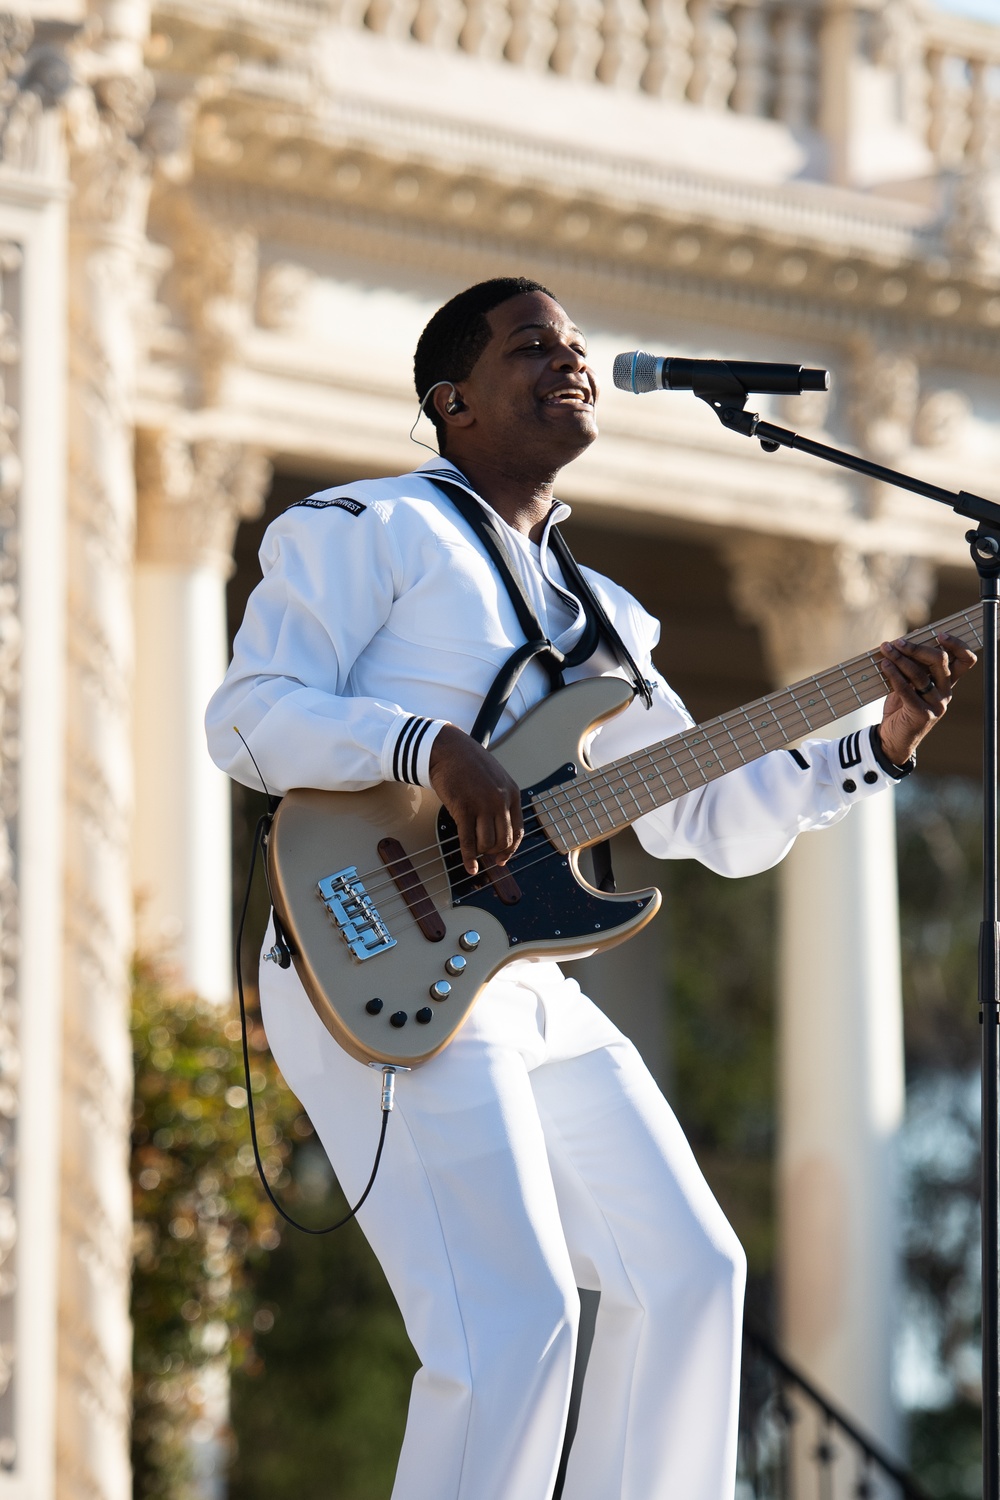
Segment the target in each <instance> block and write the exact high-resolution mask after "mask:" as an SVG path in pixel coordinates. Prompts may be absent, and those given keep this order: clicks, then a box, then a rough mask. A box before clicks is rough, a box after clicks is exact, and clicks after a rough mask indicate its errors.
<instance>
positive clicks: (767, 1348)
mask: <svg viewBox="0 0 1000 1500" xmlns="http://www.w3.org/2000/svg"><path fill="white" fill-rule="evenodd" d="M743 1341H744V1344H746V1345H749V1347H750V1348H752V1349H753V1350H754V1351H755V1352H756V1353H757V1354H758V1355H760V1356H761V1358H762V1359H763V1360H764V1361H765V1363H766V1364H768V1365H770V1366H771V1368H772V1370H774V1371H775V1372H776V1374H777V1376H778V1379H779V1381H780V1383H781V1385H782V1387H783V1388H788V1387H792V1388H795V1389H797V1390H799V1391H801V1392H802V1394H803V1395H804V1396H806V1397H807V1398H808V1400H809V1401H811V1402H812V1404H813V1405H814V1406H815V1407H816V1408H817V1409H818V1410H819V1412H820V1413H821V1414H822V1417H823V1421H824V1426H825V1428H826V1429H827V1431H829V1429H830V1427H831V1426H833V1427H839V1428H840V1430H841V1431H842V1432H843V1433H844V1434H845V1435H846V1436H847V1437H848V1438H850V1440H851V1442H852V1443H854V1445H855V1447H856V1448H858V1449H860V1451H861V1453H862V1454H863V1455H864V1457H865V1459H866V1461H867V1462H868V1463H869V1464H874V1465H876V1467H877V1468H879V1469H881V1470H882V1472H883V1473H884V1474H885V1475H886V1476H887V1477H888V1478H889V1479H891V1480H892V1481H893V1482H894V1483H895V1484H897V1485H898V1486H899V1489H900V1492H901V1494H902V1495H903V1496H904V1497H905V1500H929V1496H928V1495H927V1492H926V1490H924V1489H922V1488H921V1487H920V1485H919V1484H918V1483H917V1481H916V1480H915V1479H914V1477H913V1475H912V1474H910V1473H909V1472H908V1470H906V1469H904V1468H903V1467H902V1466H901V1465H900V1464H899V1463H897V1462H896V1460H895V1459H894V1458H892V1457H891V1456H890V1455H889V1454H888V1453H887V1452H886V1451H885V1449H884V1448H883V1447H881V1445H880V1444H879V1443H877V1442H876V1441H875V1439H874V1438H872V1437H869V1436H868V1434H867V1433H865V1432H862V1431H861V1429H860V1428H859V1427H858V1426H857V1425H856V1424H855V1423H854V1422H853V1421H852V1420H851V1418H850V1417H849V1416H847V1414H846V1412H843V1411H842V1410H841V1409H840V1407H838V1406H836V1405H835V1404H834V1402H832V1401H831V1400H830V1399H829V1397H827V1396H824V1395H823V1393H822V1392H821V1391H819V1390H817V1388H816V1387H815V1386H814V1385H813V1383H812V1381H811V1380H810V1379H809V1378H808V1377H807V1376H806V1375H803V1373H802V1371H801V1370H799V1369H797V1368H796V1367H795V1365H793V1364H791V1363H790V1362H789V1361H788V1360H787V1359H786V1358H785V1356H784V1355H783V1354H779V1352H778V1350H777V1349H776V1348H775V1347H774V1345H773V1344H772V1342H771V1340H770V1339H769V1338H768V1337H767V1335H766V1334H764V1333H762V1332H761V1330H760V1329H759V1328H756V1327H754V1326H753V1324H752V1323H749V1322H746V1323H744V1327H743ZM816 1457H817V1459H818V1461H819V1462H820V1463H829V1462H830V1461H831V1459H832V1451H831V1450H830V1445H829V1443H827V1442H821V1443H820V1445H819V1449H818V1450H817V1454H816Z"/></svg>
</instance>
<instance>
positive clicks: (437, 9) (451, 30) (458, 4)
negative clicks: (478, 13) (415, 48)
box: [413, 0, 465, 51]
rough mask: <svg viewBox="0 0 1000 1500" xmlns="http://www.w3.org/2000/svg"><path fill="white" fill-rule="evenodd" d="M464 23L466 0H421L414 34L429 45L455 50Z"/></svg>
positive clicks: (414, 24)
mask: <svg viewBox="0 0 1000 1500" xmlns="http://www.w3.org/2000/svg"><path fill="white" fill-rule="evenodd" d="M464 25H465V4H464V0H420V3H419V6H418V9H417V14H416V17H415V19H414V22H413V35H414V36H415V37H416V39H417V41H418V42H423V43H424V45H425V46H427V47H442V48H444V49H445V50H447V51H454V49H455V48H456V47H457V46H458V38H459V36H460V35H461V31H462V27H463V26H464Z"/></svg>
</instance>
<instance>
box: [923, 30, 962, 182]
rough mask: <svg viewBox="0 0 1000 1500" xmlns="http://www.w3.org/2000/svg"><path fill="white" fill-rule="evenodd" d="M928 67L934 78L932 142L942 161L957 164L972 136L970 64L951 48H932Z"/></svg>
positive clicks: (931, 145) (937, 156)
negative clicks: (955, 55)
mask: <svg viewBox="0 0 1000 1500" xmlns="http://www.w3.org/2000/svg"><path fill="white" fill-rule="evenodd" d="M927 68H928V72H929V73H930V78H931V121H930V130H929V132H928V138H929V145H930V148H931V150H932V151H933V152H934V156H935V158H936V160H937V161H938V163H939V165H941V166H943V167H956V166H959V165H961V162H962V159H963V157H964V156H965V146H966V142H967V140H968V137H969V113H968V106H969V82H968V76H967V65H966V64H965V61H964V59H962V58H959V57H954V56H952V55H951V54H949V53H947V52H932V53H930V55H929V56H928V59H927Z"/></svg>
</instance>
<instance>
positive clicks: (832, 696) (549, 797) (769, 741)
mask: <svg viewBox="0 0 1000 1500" xmlns="http://www.w3.org/2000/svg"><path fill="white" fill-rule="evenodd" d="M944 633H946V634H948V635H953V636H957V637H958V639H959V640H960V641H964V642H965V644H966V645H967V646H971V647H972V649H973V650H979V649H980V648H981V646H982V629H981V615H980V611H979V608H978V606H974V607H973V608H971V609H967V610H964V611H963V612H962V613H960V614H956V615H949V617H948V618H947V619H946V620H938V621H937V622H936V623H935V624H933V625H927V626H925V627H924V628H923V629H922V630H911V631H908V632H907V640H909V641H911V642H913V643H914V644H918V643H919V644H925V643H929V642H931V641H933V640H934V638H935V636H937V635H938V634H944ZM882 661H884V658H883V656H882V654H881V652H880V651H869V652H866V653H865V654H864V655H863V656H855V657H853V658H852V659H851V660H850V661H846V662H842V663H841V664H840V666H838V667H830V668H828V670H827V671H825V672H820V673H819V675H818V676H816V677H809V678H807V679H806V680H805V681H804V682H796V683H795V684H793V686H792V687H787V688H779V689H778V690H777V692H774V693H768V694H767V696H766V697H764V698H758V699H757V700H756V702H754V703H748V704H746V705H745V706H744V707H743V708H736V709H733V710H732V711H731V712H730V713H726V714H720V715H719V717H718V718H716V719H709V720H708V722H707V723H705V724H697V725H695V727H694V728H692V729H686V730H685V731H684V732H683V733H682V734H676V735H672V736H671V738H670V739H668V740H661V741H660V742H659V743H658V744H655V745H650V746H648V747H647V748H646V749H645V750H639V751H636V753H635V754H634V755H627V756H624V757H623V758H622V759H621V760H616V761H612V762H611V763H610V764H609V765H606V766H602V767H601V768H600V770H598V771H588V772H587V773H586V774H585V775H581V776H578V777H577V778H576V780H575V781H573V782H570V783H568V784H567V785H565V786H561V787H553V788H551V790H549V791H547V792H541V793H539V794H538V796H536V797H535V799H534V801H535V808H536V811H537V813H538V815H539V818H540V820H541V822H542V825H543V827H544V828H545V831H546V833H547V834H548V836H549V838H551V839H552V841H553V843H554V844H556V846H557V847H558V848H560V849H562V850H564V851H566V852H568V851H569V850H571V849H582V848H586V846H587V845H588V844H596V843H597V842H598V841H599V840H600V839H604V838H608V837H609V836H610V835H611V834H613V833H619V832H620V831H621V830H622V829H623V828H627V827H628V826H629V825H630V824H631V823H634V822H635V820H636V819H637V818H641V817H642V816H643V814H644V813H648V812H652V811H653V810H654V809H655V808H657V807H663V806H665V805H666V803H668V802H672V801H673V800H674V799H675V798H676V797H683V796H684V794H685V792H692V791H695V790H696V789H697V788H698V787H702V786H707V784H708V783H709V782H710V781H715V779H716V778H717V777H719V776H725V775H726V773H727V772H728V771H735V770H736V769H737V768H738V767H739V766H746V765H749V764H750V762H751V761H754V760H757V759H758V758H759V757H760V756H761V755H767V754H768V752H769V751H771V750H781V749H783V748H784V747H785V746H787V745H789V744H791V743H793V742H794V741H795V740H798V739H801V738H802V736H803V735H806V734H809V733H811V732H812V731H813V730H815V729H822V728H823V727H824V726H826V725H827V724H832V723H833V722H834V721H835V720H836V719H842V718H843V717H844V716H845V715H846V714H849V713H853V711H854V710H855V709H857V708H863V707H864V705H865V704H866V703H872V702H874V701H875V700H876V699H878V698H884V697H885V695H886V693H887V692H888V691H889V688H888V685H887V684H886V681H885V679H884V678H883V676H882V672H881V667H880V663H881V662H882Z"/></svg>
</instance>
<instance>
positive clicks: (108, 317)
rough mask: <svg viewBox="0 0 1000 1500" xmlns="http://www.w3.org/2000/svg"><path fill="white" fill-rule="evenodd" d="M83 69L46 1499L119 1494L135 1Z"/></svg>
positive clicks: (140, 9)
mask: <svg viewBox="0 0 1000 1500" xmlns="http://www.w3.org/2000/svg"><path fill="white" fill-rule="evenodd" d="M92 12H93V15H94V20H95V22H96V23H97V24H96V25H95V27H94V35H95V38H96V40H95V50H92V51H89V52H83V53H81V54H80V55H79V56H78V58H77V66H78V69H79V72H80V75H81V76H82V77H84V78H86V79H87V80H88V82H89V86H88V87H80V88H78V89H77V90H75V91H74V92H73V93H72V94H71V95H70V96H68V99H67V106H66V108H67V114H68V140H69V147H70V173H71V178H72V183H73V188H74V196H73V198H72V200H71V207H70V245H69V267H68V273H69V304H70V306H69V313H70V317H69V324H70V335H69V361H70V377H69V387H68V435H69V484H68V526H67V545H66V558H67V567H68V663H67V676H68V684H67V700H66V715H67V756H66V823H65V847H66V878H65V890H64V898H65V926H64V933H65V940H64V969H65V990H64V1022H63V1081H62V1108H63V1120H62V1147H61V1150H62V1176H61V1223H60V1268H59V1347H58V1376H57V1381H58V1387H57V1435H56V1441H57V1493H58V1496H59V1497H60V1500H130V1496H131V1475H130V1466H129V1427H130V1418H131V1413H130V1401H129V1388H130V1373H131V1328H130V1324H129V1279H130V1269H131V1235H132V1204H131V1192H130V1185H129V1171H128V1153H129V1131H130V1124H131V1096H132V1056H131V1046H130V1037H129V968H130V963H131V958H132V944H133V937H132V881H131V868H130V821H131V803H132V791H131V779H132V778H131V764H132V753H131V722H130V720H131V684H132V597H131V585H132V557H133V550H134V524H135V481H134V477H133V452H132V449H133V429H132V421H133V418H132V401H133V390H134V378H135V377H134V367H135V336H134V328H133V308H132V301H133V298H134V294H135V287H136V282H137V268H138V265H139V258H140V256H141V253H142V248H143V245H144V236H143V230H144V223H145V215H146V192H147V177H146V170H145V163H144V159H143V156H142V154H141V152H140V151H139V149H138V147H137V145H136V144H135V141H136V138H137V136H138V134H139V132H140V130H141V128H142V121H143V117H144V113H145V109H146V107H147V105H148V101H149V94H150V85H149V79H148V75H147V74H146V73H145V72H144V70H143V67H142V44H143V40H144V38H145V36H146V34H147V32H148V26H149V15H148V6H147V5H146V4H145V3H144V0H108V3H107V4H95V5H94V6H92Z"/></svg>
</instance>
